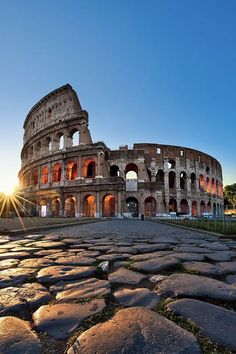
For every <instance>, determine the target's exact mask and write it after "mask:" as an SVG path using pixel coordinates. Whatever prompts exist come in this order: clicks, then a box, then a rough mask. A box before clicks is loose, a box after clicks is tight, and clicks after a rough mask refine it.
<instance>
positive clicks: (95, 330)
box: [0, 220, 236, 354]
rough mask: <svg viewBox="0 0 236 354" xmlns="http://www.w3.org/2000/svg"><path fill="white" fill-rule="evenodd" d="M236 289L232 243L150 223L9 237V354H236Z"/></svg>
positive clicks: (3, 296)
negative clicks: (212, 353) (211, 353)
mask: <svg viewBox="0 0 236 354" xmlns="http://www.w3.org/2000/svg"><path fill="white" fill-rule="evenodd" d="M161 275H162V276H161ZM155 276H156V277H155ZM235 284H236V239H233V238H232V239H231V238H229V237H219V236H217V235H209V234H206V233H200V232H195V231H190V230H184V229H181V228H177V227H173V226H168V225H164V224H159V223H154V222H150V221H140V220H117V221H115V220H113V221H102V222H99V223H94V224H86V225H78V226H68V227H64V228H61V229H56V230H53V231H52V230H50V231H48V232H46V231H43V232H38V233H35V234H32V235H24V236H23V235H21V236H5V235H2V236H0V353H1V354H8V353H17V354H18V353H22V354H24V353H25V354H26V353H30V354H31V353H32V354H35V353H42V354H62V353H68V354H76V353H87V354H94V353H97V354H105V353H106V354H109V353H115V354H118V353H127V354H132V353H135V354H139V353H140V354H141V353H148V354H149V353H166V354H174V353H210V352H214V353H236V340H235V335H234V334H235V333H236V306H235V302H236V286H235ZM180 316H181V317H180ZM188 321H191V324H190V322H188Z"/></svg>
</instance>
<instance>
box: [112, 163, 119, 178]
mask: <svg viewBox="0 0 236 354" xmlns="http://www.w3.org/2000/svg"><path fill="white" fill-rule="evenodd" d="M119 175H120V171H119V167H118V166H116V165H112V166H110V177H118V176H119Z"/></svg>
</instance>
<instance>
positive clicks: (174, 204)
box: [19, 84, 224, 218]
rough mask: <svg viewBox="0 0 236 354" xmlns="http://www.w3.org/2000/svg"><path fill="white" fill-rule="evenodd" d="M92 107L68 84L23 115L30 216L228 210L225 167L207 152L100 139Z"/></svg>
mask: <svg viewBox="0 0 236 354" xmlns="http://www.w3.org/2000/svg"><path fill="white" fill-rule="evenodd" d="M88 122H89V120H88V113H87V112H86V111H85V110H83V109H82V107H81V105H80V102H79V99H78V97H77V94H76V92H75V91H74V90H73V88H72V87H71V86H70V85H69V84H67V85H65V86H62V87H60V88H58V89H56V90H54V91H52V92H51V93H49V94H48V95H46V96H45V97H43V98H42V99H41V100H40V101H39V102H38V103H36V104H35V105H34V106H33V108H32V109H31V110H30V112H29V113H28V115H27V117H26V119H25V122H24V141H23V148H22V151H21V161H22V166H21V170H20V172H19V180H20V186H21V190H22V192H23V195H24V197H25V198H26V199H27V200H29V201H30V203H27V208H28V212H29V214H30V215H32V216H34V215H40V216H42V217H44V216H52V217H58V216H61V217H63V216H64V217H78V218H81V217H96V218H100V217H115V216H116V217H119V216H122V215H124V216H127V217H140V216H141V215H145V217H155V216H157V215H160V214H163V213H170V212H177V213H180V214H190V215H193V216H197V215H203V213H206V212H207V213H211V214H214V215H215V216H221V215H222V214H223V205H224V200H223V192H222V169H221V165H220V163H219V162H218V161H217V160H216V159H215V158H213V157H212V156H209V155H207V154H205V153H203V152H200V151H197V150H194V149H190V148H186V147H180V146H172V145H161V144H149V143H147V144H143V143H139V144H134V146H133V148H132V149H129V148H128V147H127V146H121V147H120V148H119V149H118V150H111V149H109V147H108V146H106V144H105V143H104V142H96V143H93V141H92V138H91V135H90V131H89V128H88Z"/></svg>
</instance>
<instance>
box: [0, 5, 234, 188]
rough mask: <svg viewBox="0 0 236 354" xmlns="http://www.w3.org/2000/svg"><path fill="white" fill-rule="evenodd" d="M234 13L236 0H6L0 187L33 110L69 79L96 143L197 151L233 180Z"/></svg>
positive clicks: (0, 21) (0, 26) (0, 13)
mask: <svg viewBox="0 0 236 354" xmlns="http://www.w3.org/2000/svg"><path fill="white" fill-rule="evenodd" d="M235 14H236V1H235V0H227V1H223V0H83V1H82V0H54V1H53V0H50V1H48V0H40V1H32V0H20V1H19V0H8V1H4V0H0V38H1V40H0V44H1V47H0V48H1V52H0V53H1V54H0V119H1V138H0V162H1V164H0V166H1V173H0V190H1V189H2V187H3V186H4V184H5V183H9V182H11V181H12V180H13V181H12V182H14V183H15V181H16V176H17V172H18V170H19V168H20V151H21V148H22V137H23V128H22V126H23V122H24V119H25V117H26V115H27V113H28V111H29V110H30V108H31V107H32V106H33V105H34V104H35V103H36V102H37V101H38V100H39V99H40V98H42V97H43V96H44V95H46V94H47V93H49V92H50V91H52V90H54V89H56V88H57V87H59V86H62V85H64V84H66V83H70V84H71V85H72V86H73V88H74V89H75V90H76V91H77V93H78V96H79V99H80V102H81V105H82V107H83V108H84V109H86V110H87V111H88V112H89V117H90V130H91V133H92V137H93V139H94V141H98V140H103V141H105V142H106V143H107V145H108V146H109V147H110V148H118V146H119V145H123V144H128V145H129V146H132V144H133V143H135V142H150V143H151V142H152V143H160V144H173V145H181V146H186V147H190V148H195V149H198V150H200V151H203V152H206V153H208V154H210V155H212V156H214V157H215V158H216V159H217V160H218V161H220V163H221V164H222V167H223V175H224V184H231V183H234V182H236V149H235V143H236V139H235V135H236V120H235V117H236V97H235V96H236V45H235V44H236V21H235ZM6 180H7V182H6Z"/></svg>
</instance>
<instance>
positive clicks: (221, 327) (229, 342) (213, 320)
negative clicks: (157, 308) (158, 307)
mask: <svg viewBox="0 0 236 354" xmlns="http://www.w3.org/2000/svg"><path fill="white" fill-rule="evenodd" d="M167 307H168V309H169V310H171V311H173V312H174V313H175V314H178V315H180V316H182V317H183V318H185V319H186V320H190V321H192V322H194V323H195V324H196V325H197V326H198V327H199V329H200V333H202V334H203V335H204V336H206V337H208V338H210V339H211V340H212V341H214V342H215V343H217V344H219V345H222V346H224V347H227V348H230V349H232V350H235V349H236V336H235V329H236V313H235V312H233V311H229V310H227V309H224V308H222V307H219V306H215V305H212V304H208V303H206V302H203V301H199V300H192V299H182V300H178V301H175V302H172V303H171V304H169V305H167ZM226 333H227V335H225V334H226Z"/></svg>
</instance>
